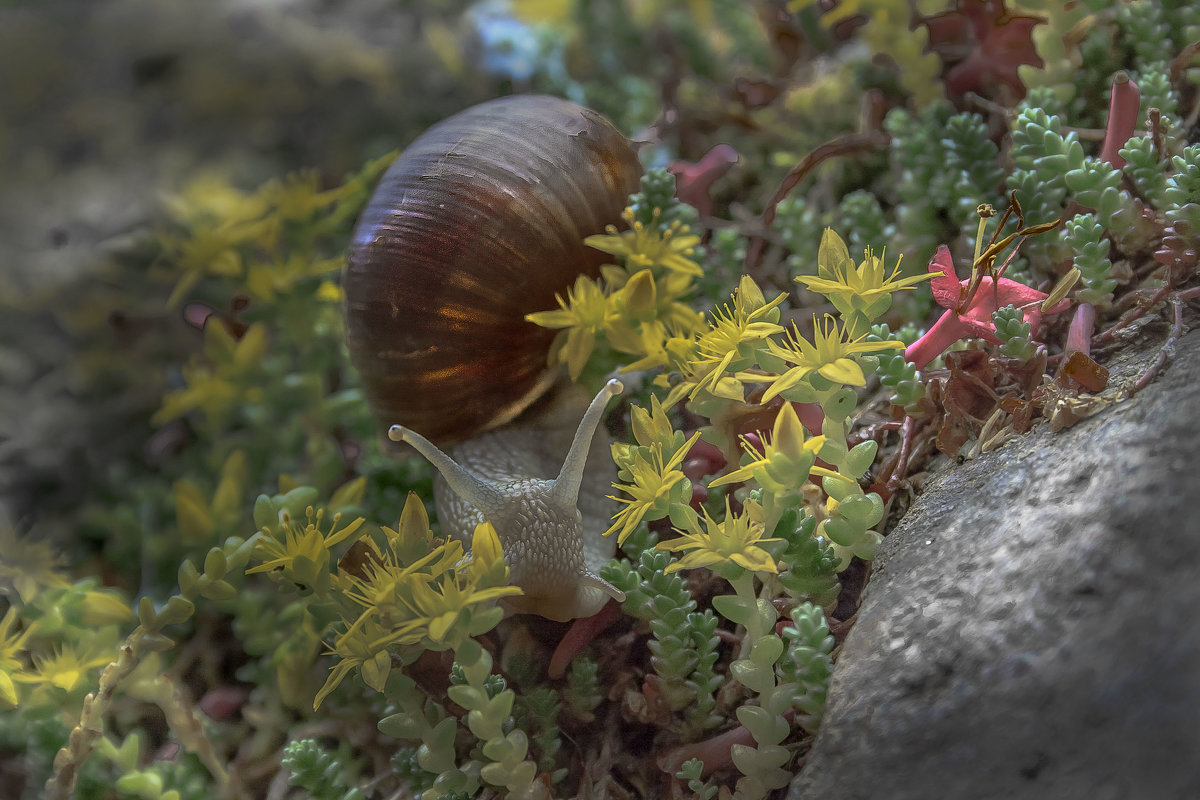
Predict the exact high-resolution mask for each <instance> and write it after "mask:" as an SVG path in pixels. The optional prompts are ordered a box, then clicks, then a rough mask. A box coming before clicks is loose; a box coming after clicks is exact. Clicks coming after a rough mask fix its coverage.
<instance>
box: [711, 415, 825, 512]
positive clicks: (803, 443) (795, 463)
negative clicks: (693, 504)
mask: <svg viewBox="0 0 1200 800" xmlns="http://www.w3.org/2000/svg"><path fill="white" fill-rule="evenodd" d="M824 444H825V437H824V436H814V437H812V438H810V439H807V440H806V439H805V437H804V426H803V425H801V424H800V418H799V417H797V416H796V409H795V408H793V407H792V404H791V403H786V402H785V403H784V404H783V407H782V408H780V409H779V413H778V414H777V415H776V416H775V425H774V426H773V427H772V429H771V441H769V442H766V443H765V444H764V445H763V453H762V454H761V455H760V454H759V452H758V450H757V449H755V447H754V445H752V444H751V443H750V441H749V439H747V438H746V437H745V436H743V437H742V448H743V449H744V450H745V451H746V453H747V455H749V456H750V463H748V464H746V466H744V467H741V468H740V469H736V470H734V471H733V472H730V473H729V474H727V475H722V476H721V477H720V478H717V479H716V480H715V481H713V482H712V483H710V484H709V487H710V488H711V487H715V486H723V485H725V484H727V483H739V482H741V481H745V480H749V479H750V478H753V479H754V480H756V481H758V484H759V486H762V487H763V488H764V489H766V490H767V491H769V492H772V493H774V494H778V493H781V492H785V491H788V490H790V489H799V488H800V487H801V486H802V485H803V484H804V482H805V481H806V480H808V475H809V472H810V471H811V470H812V468H813V464H814V463H816V460H817V453H818V452H819V451H820V449H821V447H822V446H823V445H824Z"/></svg>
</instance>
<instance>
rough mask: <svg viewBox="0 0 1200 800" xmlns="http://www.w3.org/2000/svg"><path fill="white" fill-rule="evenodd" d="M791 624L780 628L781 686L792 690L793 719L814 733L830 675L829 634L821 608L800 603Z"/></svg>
mask: <svg viewBox="0 0 1200 800" xmlns="http://www.w3.org/2000/svg"><path fill="white" fill-rule="evenodd" d="M791 618H792V624H791V625H788V626H785V627H784V629H783V639H784V641H785V642H786V644H787V649H786V655H785V656H784V658H783V660H782V661H781V662H780V664H779V672H780V677H781V679H782V680H783V681H784V683H785V685H791V686H794V687H795V694H794V695H793V697H792V703H793V706H794V707H795V709H796V714H797V719H798V721H799V723H800V724H801V725H803V726H804V729H805V730H807V731H809V732H810V733H816V731H817V729H818V728H820V727H821V719H822V717H823V716H824V713H825V696H826V694H827V692H828V689H829V678H830V676H831V675H832V674H833V659H832V658H831V657H830V653H831V652H833V635H832V634H830V633H829V624H828V623H827V622H826V621H825V615H824V613H822V611H821V609H820V608H818V607H817V606H815V605H813V604H812V603H802V604H800V605H798V606H796V607H795V608H794V609H792V613H791Z"/></svg>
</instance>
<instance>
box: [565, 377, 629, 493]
mask: <svg viewBox="0 0 1200 800" xmlns="http://www.w3.org/2000/svg"><path fill="white" fill-rule="evenodd" d="M623 391H625V386H624V384H622V383H621V382H620V381H619V380H617V379H615V378H613V379H612V380H610V381H609V382H608V383H606V384H604V387H603V388H601V389H600V391H599V392H598V393H597V394H596V396H595V397H594V398H592V402H591V403H590V404H589V405H588V409H587V411H585V412H584V414H583V419H581V420H580V421H579V428H578V429H577V430H576V431H575V438H574V439H573V440H571V449H570V450H569V451H568V452H567V457H566V459H564V461H563V465H562V469H561V470H559V473H558V477H557V478H556V479H555V480H554V493H555V495H556V496H557V497H558V498H559V499H560V500H561V501H562V502H564V503H570V505H571V507H572V508H573V507H574V506H575V504H576V503H577V502H578V500H579V486H580V484H582V483H583V469H584V467H586V466H587V457H588V451H589V450H590V449H591V446H592V437H593V436H595V434H596V429H597V428H598V427H600V418H601V417H602V416H603V415H604V407H605V406H606V405H607V404H608V401H609V400H610V399H611V398H613V397H616V396H617V395H619V394H620V393H621V392H623Z"/></svg>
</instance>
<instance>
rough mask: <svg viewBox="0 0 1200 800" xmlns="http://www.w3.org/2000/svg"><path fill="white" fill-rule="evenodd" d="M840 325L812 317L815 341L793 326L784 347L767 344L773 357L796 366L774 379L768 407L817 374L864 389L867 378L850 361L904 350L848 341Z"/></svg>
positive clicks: (890, 345)
mask: <svg viewBox="0 0 1200 800" xmlns="http://www.w3.org/2000/svg"><path fill="white" fill-rule="evenodd" d="M843 333H844V332H843V330H842V329H841V328H840V327H839V326H838V323H837V321H836V320H835V319H834V318H833V317H831V316H830V315H829V314H826V315H825V319H824V322H823V323H821V322H818V321H817V319H816V316H815V315H814V317H813V341H811V342H809V341H808V340H807V339H805V338H804V337H803V336H801V335H800V332H799V331H798V330H796V328H795V327H794V326H793V327H792V330H791V331H789V332H788V334H787V340H786V344H785V345H779V344H776V343H775V342H768V343H767V348H768V349H769V350H770V352H771V355H773V356H775V357H777V358H781V359H783V360H784V361H786V362H787V363H789V364H795V365H796V366H795V367H794V368H792V369H789V370H788V371H787V372H785V373H784V374H782V375H780V376H779V377H778V378H776V379H775V381H774V383H772V384H771V386H770V387H769V388H768V389H767V390H766V391H765V392H764V393H763V402H764V403H766V402H768V401H770V400H771V398H773V397H775V396H776V395H778V394H782V393H783V392H786V391H787V390H788V389H791V388H792V387H793V386H795V385H796V384H798V383H800V381H802V380H804V379H805V378H807V377H808V376H809V375H810V374H811V373H813V372H815V373H817V374H818V375H820V376H821V377H822V378H825V379H826V380H829V381H831V382H833V383H840V384H844V385H846V386H865V385H866V383H867V379H866V376H864V375H863V371H862V367H860V366H859V365H858V362H857V361H855V360H854V359H852V358H850V356H852V355H854V354H855V353H870V352H875V351H877V350H889V349H903V348H904V343H903V342H895V341H888V342H864V341H863V339H864V338H866V334H865V333H864V334H862V335H861V336H859V337H858V338H856V339H853V340H851V339H847V338H844V336H843Z"/></svg>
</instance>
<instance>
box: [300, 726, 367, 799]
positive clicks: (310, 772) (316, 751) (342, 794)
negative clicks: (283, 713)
mask: <svg viewBox="0 0 1200 800" xmlns="http://www.w3.org/2000/svg"><path fill="white" fill-rule="evenodd" d="M283 766H284V767H285V768H286V769H287V771H288V772H289V773H290V774H291V777H290V778H289V779H288V782H289V783H291V784H292V785H293V786H300V787H302V788H303V789H306V790H307V791H308V793H309V796H310V797H312V798H313V800H335V798H337V800H361V798H363V797H365V795H364V794H363V793H362V791H361V790H359V789H358V788H357V787H353V786H352V783H353V778H348V777H347V775H346V774H345V773H346V772H347V770H348V768H350V765H349V764H348V762H347V761H346V754H345V753H340V754H335V753H331V752H329V751H328V750H326V749H325V748H324V747H323V746H322V745H321V743H320V742H318V741H317V740H316V739H297V740H296V741H294V742H291V743H289V744H288V745H287V746H286V747H284V748H283ZM350 770H351V774H353V772H354V771H356V770H353V768H350Z"/></svg>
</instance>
